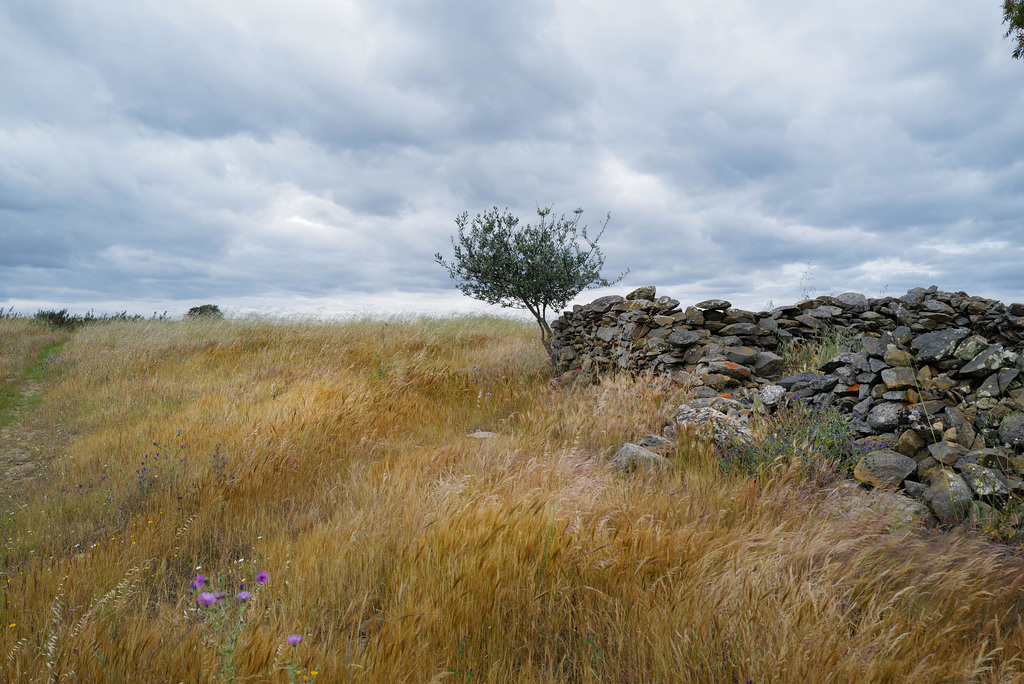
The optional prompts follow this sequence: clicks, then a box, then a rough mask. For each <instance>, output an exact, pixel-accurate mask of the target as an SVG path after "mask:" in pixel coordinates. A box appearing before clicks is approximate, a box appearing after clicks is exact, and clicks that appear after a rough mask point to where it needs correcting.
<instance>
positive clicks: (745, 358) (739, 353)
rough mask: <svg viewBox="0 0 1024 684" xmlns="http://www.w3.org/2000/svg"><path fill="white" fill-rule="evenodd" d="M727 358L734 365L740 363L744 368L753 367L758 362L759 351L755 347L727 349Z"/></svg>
mask: <svg viewBox="0 0 1024 684" xmlns="http://www.w3.org/2000/svg"><path fill="white" fill-rule="evenodd" d="M723 353H724V354H725V358H727V359H729V360H730V361H732V362H733V363H740V364H743V365H744V366H752V365H753V364H754V362H755V361H756V360H757V356H758V353H759V352H758V350H757V349H754V348H753V347H726V348H725V350H724V351H723Z"/></svg>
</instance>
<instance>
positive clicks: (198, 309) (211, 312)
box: [185, 304, 224, 318]
mask: <svg viewBox="0 0 1024 684" xmlns="http://www.w3.org/2000/svg"><path fill="white" fill-rule="evenodd" d="M207 316H209V317H210V318H224V314H223V313H222V312H221V310H220V307H219V306H217V305H216V304H203V305H202V306H193V307H192V308H191V309H189V310H188V313H187V314H185V317H186V318H205V317H207Z"/></svg>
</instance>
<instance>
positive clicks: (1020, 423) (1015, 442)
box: [999, 412, 1024, 447]
mask: <svg viewBox="0 0 1024 684" xmlns="http://www.w3.org/2000/svg"><path fill="white" fill-rule="evenodd" d="M999 439H1000V440H1001V441H1002V442H1003V444H1009V445H1010V446H1013V447H1024V413H1021V412H1016V413H1011V414H1009V415H1008V416H1005V417H1004V418H1003V419H1002V421H1000V423H999Z"/></svg>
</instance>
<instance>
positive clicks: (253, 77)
mask: <svg viewBox="0 0 1024 684" xmlns="http://www.w3.org/2000/svg"><path fill="white" fill-rule="evenodd" d="M1000 19H1001V14H1000V11H999V7H998V3H992V6H991V7H989V6H988V5H987V4H986V5H977V6H965V5H963V4H962V3H955V2H953V1H952V0H944V1H943V2H942V3H941V4H940V5H939V6H935V5H934V3H926V2H924V0H914V1H913V2H911V3H904V4H902V5H892V4H891V3H885V4H883V3H882V2H881V1H880V0H866V2H865V1H862V2H857V3H854V2H853V1H852V0H847V1H844V2H840V3H839V4H838V5H836V4H835V3H833V4H828V5H820V6H817V5H815V6H810V7H808V6H807V5H806V3H795V2H790V1H785V2H781V3H775V4H773V5H771V6H770V7H769V6H766V5H764V4H763V3H754V2H749V1H748V0H725V1H719V2H710V1H708V2H696V3H685V4H680V3H667V2H664V3H659V2H654V3H645V4H642V5H633V6H629V7H626V6H624V5H621V4H619V3H611V2H605V3H598V4H595V3H589V2H588V3H583V2H579V1H569V0H564V1H561V2H557V3H555V2H550V1H544V0H532V1H531V2H527V3H475V2H468V1H465V0H446V1H445V2H440V3H431V4H430V5H424V4H422V3H414V2H407V1H404V2H403V1H394V2H385V3H380V2H376V3H368V2H361V1H359V0H354V1H353V2H350V3H336V4H333V5H324V4H323V3H319V2H314V1H313V0H303V1H297V2H293V3H288V4H287V5H285V4H284V3H278V2H272V1H270V0H256V1H253V0H250V1H249V2H241V0H216V1H215V2H203V3H199V2H196V1H192V0H189V1H185V2H180V3H173V4H171V5H168V4H166V3H155V2H146V1H144V2H138V3H132V4H131V5H124V4H123V3H114V2H110V1H98V2H94V3H90V4H88V5H82V4H80V3H71V2H67V1H66V0H64V1H63V2H55V3H44V4H40V3H36V2H30V1H29V0H10V1H9V2H6V3H4V5H3V6H0V64H2V65H4V66H0V91H2V92H4V93H6V94H9V95H8V96H5V97H4V98H0V240H2V243H3V249H2V250H0V304H2V303H4V301H6V302H10V303H18V305H19V306H26V307H29V308H31V307H33V306H36V305H42V304H45V303H54V304H56V305H60V306H64V305H66V306H70V307H72V308H74V307H75V306H78V307H89V306H98V305H101V304H103V305H106V306H114V307H115V308H117V309H122V308H127V309H132V308H133V307H134V306H139V307H142V310H145V309H148V308H150V306H151V305H152V306H160V307H163V308H175V307H176V308H177V309H179V310H182V311H183V310H185V309H187V308H188V307H189V306H192V305H194V304H195V302H196V301H197V300H203V301H217V302H219V303H222V304H224V305H225V306H227V307H230V306H232V305H234V306H237V307H243V308H245V307H256V308H260V307H264V308H265V307H272V306H280V307H284V308H289V307H299V308H301V309H303V310H306V309H310V310H313V309H315V310H327V311H330V310H340V309H346V307H347V308H348V309H351V308H352V307H353V306H358V304H353V302H360V301H361V302H366V303H367V305H368V306H369V305H371V304H372V305H373V306H381V305H386V304H387V303H392V304H396V303H397V302H398V301H407V302H416V303H417V304H416V306H420V307H426V308H434V309H438V308H445V307H452V306H464V307H467V308H468V307H473V306H476V305H474V304H473V303H472V302H471V301H469V300H464V301H462V303H460V300H458V297H457V293H454V291H453V290H452V287H451V283H450V281H449V280H448V278H447V275H446V274H445V272H444V271H443V270H442V269H440V268H438V267H437V266H436V264H434V263H433V254H434V252H436V251H439V250H440V251H443V252H447V250H448V249H449V242H448V241H449V236H450V235H451V233H452V232H453V230H454V223H453V219H454V218H455V216H456V215H457V214H459V213H461V212H462V211H469V212H470V213H471V214H475V213H477V212H480V211H484V210H486V209H488V208H489V207H491V206H498V207H499V208H504V207H508V208H509V209H510V210H512V211H514V212H516V213H517V214H518V215H519V216H521V218H522V219H523V221H524V222H526V221H532V220H533V219H534V218H535V215H534V213H533V212H534V210H535V208H536V207H537V206H538V205H539V206H546V205H549V204H554V205H555V210H556V212H571V210H572V209H574V208H575V207H577V206H583V207H584V208H585V209H586V210H587V211H586V213H585V215H584V216H585V220H586V221H587V222H588V223H589V224H590V225H591V227H596V226H597V225H598V224H599V223H600V222H601V221H602V219H603V217H604V214H605V213H606V212H608V211H610V212H611V213H612V220H611V223H610V224H609V226H608V230H607V232H606V234H605V236H604V238H603V239H602V246H603V248H604V251H605V253H606V254H607V257H608V258H607V263H606V268H607V271H608V273H609V274H611V275H614V274H616V273H619V272H621V271H623V270H624V269H625V268H626V267H629V268H630V269H631V272H630V274H629V276H627V278H626V280H624V281H623V282H622V283H621V284H619V285H618V286H616V288H615V289H614V291H616V292H621V291H625V290H627V289H629V288H631V287H635V286H637V285H642V284H656V285H658V286H659V288H660V289H662V290H663V291H665V292H667V293H670V294H674V295H675V296H678V297H680V298H681V299H687V298H690V297H693V298H704V297H707V296H716V297H725V298H728V299H731V300H732V301H733V302H734V303H736V304H737V305H740V306H746V307H749V308H758V307H760V306H762V305H764V304H765V303H766V302H767V301H768V300H774V301H775V302H776V303H781V302H783V301H790V300H793V299H796V298H797V296H798V294H799V291H800V290H801V289H806V288H807V287H808V286H811V287H815V288H817V290H818V291H819V292H827V291H840V292H841V291H846V290H856V291H861V292H864V293H865V294H869V295H876V294H878V293H879V292H880V291H882V290H883V289H885V288H888V290H889V291H890V292H892V293H897V294H898V293H899V291H902V290H905V289H906V288H908V287H911V286H916V285H929V284H933V283H934V284H937V285H939V286H940V287H942V288H944V289H952V290H961V289H962V290H966V291H968V292H971V293H976V294H981V295H987V296H994V297H997V298H1000V299H1004V300H1007V301H1010V300H1018V301H1019V300H1022V299H1024V281H1022V280H1021V278H1020V276H1019V267H1018V264H1019V263H1021V261H1022V257H1024V254H1022V250H1024V226H1022V223H1021V221H1022V219H1021V218H1020V217H1021V216H1022V215H1024V196H1022V195H1021V193H1020V191H1019V189H1020V188H1021V187H1024V163H1022V162H1021V157H1020V150H1021V149H1024V124H1022V123H1021V122H1020V120H1019V119H1020V117H1019V116H1017V114H1019V112H1020V111H1021V109H1022V105H1024V89H1022V88H1021V87H1020V85H1019V84H1020V74H1021V71H1020V70H1021V68H1024V67H1022V65H1021V64H1020V63H1017V62H1014V61H1013V60H1011V59H1010V57H1009V52H1010V51H1011V50H1010V45H1009V43H1008V42H1006V41H1004V40H1003V38H1002V34H1003V27H1002V26H1001V24H1000ZM805 275H807V276H811V277H812V278H813V280H810V281H809V280H808V279H807V277H805ZM598 294H601V292H599V291H593V292H585V293H583V294H581V296H580V297H579V300H580V301H584V300H588V299H589V298H591V297H594V296H597V295H598ZM339 302H344V303H345V304H344V305H342V304H338V303H339ZM431 302H434V303H435V305H432V304H431ZM8 305H10V304H8ZM143 305H145V306H143ZM339 307H340V309H339ZM402 308H403V307H400V306H396V310H400V309H402Z"/></svg>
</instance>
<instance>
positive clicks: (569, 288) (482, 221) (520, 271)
mask: <svg viewBox="0 0 1024 684" xmlns="http://www.w3.org/2000/svg"><path fill="white" fill-rule="evenodd" d="M537 214H538V216H540V223H538V224H537V225H536V226H531V225H529V224H527V225H526V227H525V228H521V227H519V219H518V218H516V217H515V216H513V215H512V214H510V213H509V211H508V209H507V208H506V209H505V211H504V213H503V212H500V211H498V208H497V207H494V208H493V209H491V210H490V211H487V212H484V213H483V214H477V215H476V218H474V219H473V220H472V221H470V220H469V214H468V213H463V214H462V215H461V216H459V217H457V218H456V219H455V225H456V226H458V228H459V232H458V235H456V236H452V248H453V254H452V261H451V263H449V262H446V261H445V260H444V258H443V257H442V256H441V254H440V253H438V254H437V255H436V256H435V259H436V261H437V263H438V264H440V265H441V266H443V267H444V268H446V269H447V270H448V274H449V275H450V276H451V277H452V279H453V280H456V281H457V284H456V287H457V288H459V289H460V290H462V292H463V293H464V294H466V295H469V296H470V297H473V298H474V299H480V300H482V301H485V302H487V303H488V304H499V305H501V306H503V307H514V308H517V309H526V310H527V311H529V312H530V313H531V314H533V317H534V318H536V319H537V325H538V326H540V330H541V342H542V343H543V344H544V349H545V350H546V351H547V353H548V356H549V357H550V359H551V365H552V368H556V369H557V364H558V359H557V358H556V355H555V353H554V350H553V349H552V347H551V327H550V326H549V325H548V322H547V311H548V309H552V310H556V311H557V310H558V309H562V308H564V307H565V305H566V303H568V302H569V300H570V299H572V298H573V297H575V296H576V295H577V294H579V293H580V292H581V291H583V290H585V289H590V288H594V287H607V286H609V285H612V284H614V283H617V282H618V281H619V280H622V278H623V276H625V275H626V273H628V272H629V271H628V269H627V271H626V273H623V274H622V275H620V276H619V277H618V278H616V279H615V280H612V281H608V280H605V279H604V278H602V277H601V268H602V267H603V266H604V255H603V254H601V250H600V249H598V247H597V241H598V240H599V239H600V238H601V235H602V234H604V229H605V228H606V227H607V226H608V222H609V221H610V220H611V214H608V216H607V218H606V219H605V221H604V223H603V224H602V225H601V230H600V231H599V232H598V234H597V235H596V236H594V238H593V239H591V238H590V237H589V236H588V235H587V227H586V226H582V227H581V226H580V225H579V223H580V217H581V216H582V214H583V210H582V209H576V210H575V211H574V212H573V216H572V217H571V218H567V217H566V216H565V215H564V214H563V215H562V216H561V217H560V218H558V219H555V218H554V217H553V216H552V215H551V207H546V208H543V209H541V208H538V209H537ZM580 241H582V243H583V244H582V245H581V244H580Z"/></svg>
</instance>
